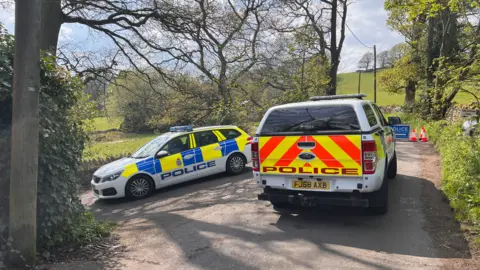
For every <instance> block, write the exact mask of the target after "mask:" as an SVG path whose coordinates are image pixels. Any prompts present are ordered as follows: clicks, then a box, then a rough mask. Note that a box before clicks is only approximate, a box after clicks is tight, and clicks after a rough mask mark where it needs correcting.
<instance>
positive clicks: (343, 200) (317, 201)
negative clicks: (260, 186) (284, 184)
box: [258, 190, 369, 207]
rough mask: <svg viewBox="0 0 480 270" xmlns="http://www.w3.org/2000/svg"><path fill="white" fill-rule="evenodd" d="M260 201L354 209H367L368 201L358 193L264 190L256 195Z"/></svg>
mask: <svg viewBox="0 0 480 270" xmlns="http://www.w3.org/2000/svg"><path fill="white" fill-rule="evenodd" d="M258 199H259V200H261V201H270V202H275V203H289V204H292V205H301V206H317V205H332V206H354V207H368V206H369V200H368V198H366V194H360V193H358V192H357V193H337V192H336V193H325V192H322V193H320V192H308V193H298V192H289V191H282V192H274V191H268V190H265V192H263V193H261V194H259V195H258Z"/></svg>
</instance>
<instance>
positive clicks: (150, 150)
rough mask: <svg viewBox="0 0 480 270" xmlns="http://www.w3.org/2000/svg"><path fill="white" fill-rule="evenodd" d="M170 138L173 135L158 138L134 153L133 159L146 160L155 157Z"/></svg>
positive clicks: (167, 134)
mask: <svg viewBox="0 0 480 270" xmlns="http://www.w3.org/2000/svg"><path fill="white" fill-rule="evenodd" d="M170 137H171V134H169V133H166V134H163V135H160V136H158V137H157V138H155V139H153V140H151V141H149V142H148V143H147V144H145V145H144V146H142V147H141V148H140V149H138V150H137V151H136V152H135V153H133V154H132V158H145V157H148V156H152V155H154V154H155V153H156V152H157V150H158V149H159V148H160V147H161V146H162V145H164V144H165V142H167V141H168V139H170Z"/></svg>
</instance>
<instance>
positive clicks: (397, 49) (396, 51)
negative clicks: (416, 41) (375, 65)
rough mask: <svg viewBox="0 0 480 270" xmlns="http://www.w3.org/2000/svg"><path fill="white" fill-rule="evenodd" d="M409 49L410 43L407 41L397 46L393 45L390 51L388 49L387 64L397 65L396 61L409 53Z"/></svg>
mask: <svg viewBox="0 0 480 270" xmlns="http://www.w3.org/2000/svg"><path fill="white" fill-rule="evenodd" d="M408 50H409V45H408V44H406V43H399V44H397V45H395V46H393V47H392V48H391V49H390V50H389V51H388V57H387V59H386V61H387V63H386V64H387V65H388V66H391V67H393V66H395V63H396V62H397V61H398V60H400V59H402V57H403V56H404V55H405V54H406V53H407V51H408Z"/></svg>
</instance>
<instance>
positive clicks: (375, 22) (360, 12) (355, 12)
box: [339, 0, 404, 73]
mask: <svg viewBox="0 0 480 270" xmlns="http://www.w3.org/2000/svg"><path fill="white" fill-rule="evenodd" d="M383 3H384V1H383V0H358V1H355V2H354V3H352V4H351V5H350V6H349V9H348V12H347V24H348V26H350V29H351V30H352V31H353V33H355V35H356V36H357V37H358V39H360V41H362V42H363V43H364V44H365V45H367V46H369V47H373V45H376V46H377V53H379V52H381V51H383V50H388V49H390V48H391V47H392V46H393V45H395V44H397V43H400V42H403V41H404V38H403V37H402V36H401V35H400V34H398V33H396V32H393V31H391V30H390V29H388V27H387V12H386V11H385V10H384V7H383ZM343 46H344V47H343V51H342V59H341V62H340V69H339V72H340V73H343V72H352V71H355V70H357V64H358V61H359V60H360V58H361V57H362V55H363V54H364V53H366V52H367V51H368V50H372V49H369V48H366V47H364V46H363V45H362V44H360V43H359V42H358V41H357V40H356V39H355V37H354V36H353V35H352V34H351V33H350V31H349V30H348V29H347V30H346V38H345V43H344V45H343Z"/></svg>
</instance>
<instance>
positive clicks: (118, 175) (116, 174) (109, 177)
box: [102, 171, 123, 182]
mask: <svg viewBox="0 0 480 270" xmlns="http://www.w3.org/2000/svg"><path fill="white" fill-rule="evenodd" d="M122 173H123V171H120V172H116V173H114V174H110V175H107V176H105V177H103V178H102V182H108V181H113V180H115V179H117V178H118V177H120V175H122Z"/></svg>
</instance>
